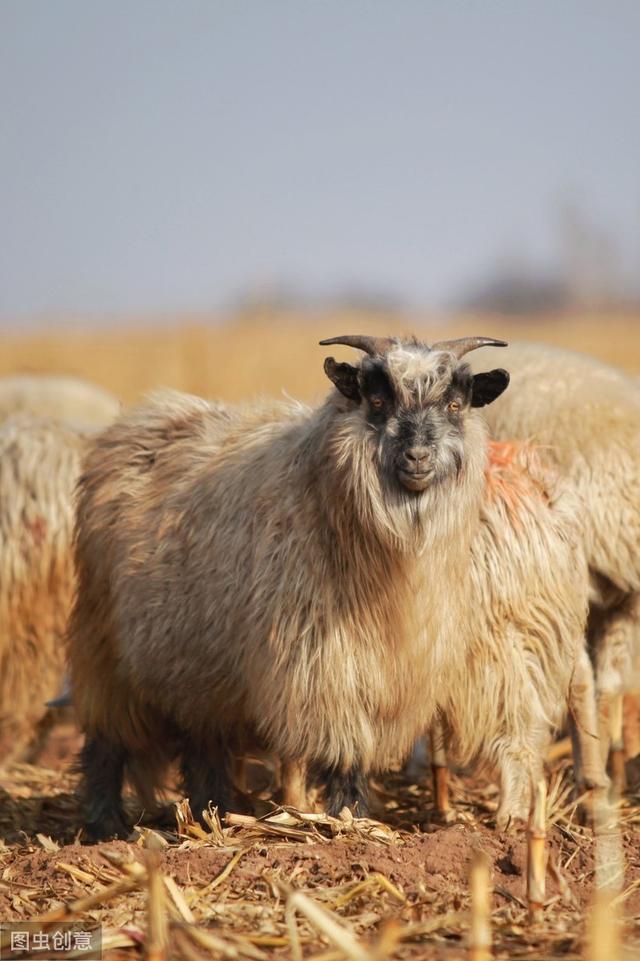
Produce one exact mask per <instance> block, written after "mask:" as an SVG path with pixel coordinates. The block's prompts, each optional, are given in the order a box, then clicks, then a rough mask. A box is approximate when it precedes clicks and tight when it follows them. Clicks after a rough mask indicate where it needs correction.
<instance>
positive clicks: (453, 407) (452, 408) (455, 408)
mask: <svg viewBox="0 0 640 961" xmlns="http://www.w3.org/2000/svg"><path fill="white" fill-rule="evenodd" d="M447 410H448V411H449V413H450V414H457V413H458V412H459V411H460V402H459V401H457V400H452V401H451V403H450V404H448V405H447Z"/></svg>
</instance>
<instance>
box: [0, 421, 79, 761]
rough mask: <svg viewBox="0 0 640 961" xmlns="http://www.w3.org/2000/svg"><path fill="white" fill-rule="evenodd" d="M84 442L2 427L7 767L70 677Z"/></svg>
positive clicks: (2, 679)
mask: <svg viewBox="0 0 640 961" xmlns="http://www.w3.org/2000/svg"><path fill="white" fill-rule="evenodd" d="M83 444H84V440H83V438H82V436H81V435H80V434H79V433H78V432H77V431H76V430H73V429H72V428H71V427H69V426H65V425H63V424H60V423H58V422H55V421H51V420H48V419H45V418H34V417H31V416H29V415H27V414H17V415H14V416H12V417H10V418H8V419H7V420H6V421H4V423H2V424H0V570H1V572H2V574H1V577H0V763H2V764H4V763H6V762H7V761H9V760H10V759H12V758H14V757H19V756H20V755H21V754H22V753H23V752H24V750H25V749H26V748H27V746H28V745H29V743H30V742H33V740H34V738H35V739H37V736H38V735H37V729H38V726H39V725H40V724H41V723H43V720H44V718H45V715H46V712H47V709H46V707H45V701H46V700H48V699H50V698H52V697H54V696H55V695H56V694H57V693H58V690H59V687H60V684H61V681H62V677H63V674H64V665H65V651H64V635H65V631H66V627H67V619H68V615H69V611H70V608H71V602H72V596H73V590H74V574H73V565H72V554H71V541H72V531H73V492H74V487H75V483H76V481H77V477H78V474H79V470H80V458H81V451H82V448H83Z"/></svg>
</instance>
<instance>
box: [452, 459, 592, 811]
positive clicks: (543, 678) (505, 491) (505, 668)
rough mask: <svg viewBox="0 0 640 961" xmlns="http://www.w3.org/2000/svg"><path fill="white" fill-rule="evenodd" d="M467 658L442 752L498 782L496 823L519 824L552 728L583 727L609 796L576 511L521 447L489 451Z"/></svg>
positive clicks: (457, 669) (586, 757)
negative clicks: (571, 721)
mask: <svg viewBox="0 0 640 961" xmlns="http://www.w3.org/2000/svg"><path fill="white" fill-rule="evenodd" d="M470 572H471V597H470V604H469V620H468V623H467V635H466V636H467V642H466V656H465V658H464V659H460V660H457V661H454V662H453V663H452V665H451V668H450V671H449V672H448V674H447V675H446V676H445V677H443V679H442V696H441V700H440V707H441V709H442V712H443V715H444V720H445V726H446V730H447V733H448V737H447V745H448V747H449V749H450V752H451V754H452V755H453V757H454V758H455V759H456V760H457V761H458V762H459V763H461V764H464V765H466V764H470V763H475V764H476V765H477V764H478V762H480V763H481V764H486V765H488V766H490V767H493V768H496V767H497V769H498V771H499V774H500V781H501V797H500V808H499V811H498V821H499V823H506V822H507V821H508V819H509V818H515V817H517V818H526V817H527V815H528V812H529V806H530V800H531V788H532V786H533V785H535V784H536V783H537V781H538V780H539V779H540V778H541V777H542V776H543V762H544V758H545V755H546V752H547V748H548V745H549V742H550V739H551V736H552V734H553V732H554V729H555V728H557V726H558V725H559V724H560V723H561V721H562V720H563V719H564V717H565V715H566V713H567V709H569V710H570V711H571V712H572V714H573V715H574V716H575V717H576V718H578V719H579V722H580V726H581V731H580V750H581V753H582V762H583V770H582V777H583V779H584V781H585V782H586V783H587V784H588V785H589V786H591V787H597V788H604V787H605V786H606V783H607V782H606V778H605V775H604V770H603V767H602V764H601V763H600V758H599V755H598V751H597V748H596V747H595V741H594V736H595V734H596V717H595V704H594V698H593V682H592V678H591V672H590V668H589V663H588V659H587V657H586V653H585V639H584V628H585V621H586V614H587V579H588V571H587V565H586V558H585V554H584V549H583V544H582V540H581V536H580V502H579V500H578V499H577V498H576V496H575V494H574V492H573V490H572V489H571V487H570V486H569V485H568V484H567V483H564V482H563V481H562V480H561V479H560V478H559V477H558V476H557V473H556V472H555V471H554V470H553V468H550V467H549V465H547V464H545V463H544V458H542V457H541V456H540V455H539V453H538V452H537V451H535V450H533V449H532V448H531V447H530V446H529V445H526V444H513V443H511V444H495V443H493V444H491V445H490V455H489V464H488V468H487V485H486V490H485V500H484V503H483V506H482V511H481V523H480V526H479V529H478V534H477V536H476V537H475V538H474V540H473V542H472V560H471V566H470Z"/></svg>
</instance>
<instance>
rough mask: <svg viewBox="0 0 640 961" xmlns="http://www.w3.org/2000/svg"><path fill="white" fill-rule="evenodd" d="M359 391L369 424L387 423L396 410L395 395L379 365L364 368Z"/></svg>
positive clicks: (386, 375)
mask: <svg viewBox="0 0 640 961" xmlns="http://www.w3.org/2000/svg"><path fill="white" fill-rule="evenodd" d="M360 390H361V393H362V396H363V397H364V398H365V400H366V401H367V406H368V415H369V418H368V419H369V420H370V422H371V423H372V424H374V425H376V426H379V425H380V424H383V423H384V422H385V421H387V420H388V418H389V417H390V416H391V415H392V414H393V413H394V411H395V409H396V395H395V392H394V390H393V387H392V386H391V382H390V381H389V375H388V374H387V372H386V371H385V369H384V368H383V367H382V366H381V365H380V364H375V365H372V366H367V367H365V368H364V370H363V372H362V375H361V382H360Z"/></svg>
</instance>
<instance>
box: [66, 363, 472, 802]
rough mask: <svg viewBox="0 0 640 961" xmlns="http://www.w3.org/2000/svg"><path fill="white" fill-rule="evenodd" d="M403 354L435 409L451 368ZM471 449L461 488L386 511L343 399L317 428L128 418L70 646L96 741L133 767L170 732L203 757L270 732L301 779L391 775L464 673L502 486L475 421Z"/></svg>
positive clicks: (115, 441) (253, 410) (85, 540)
mask: <svg viewBox="0 0 640 961" xmlns="http://www.w3.org/2000/svg"><path fill="white" fill-rule="evenodd" d="M397 353H398V355H400V354H402V355H407V354H409V355H410V358H409V359H410V361H411V363H412V365H413V366H412V373H411V376H410V377H409V379H408V380H407V382H406V383H405V382H404V381H403V378H401V377H398V379H397V381H398V386H399V387H401V389H403V390H404V389H406V390H407V391H414V392H415V391H418V390H420V391H426V392H428V391H429V390H430V389H435V390H437V389H439V384H438V383H436V382H435V381H434V379H433V366H434V362H435V360H436V359H437V360H438V363H439V364H440V365H441V366H442V367H443V369H444V370H445V372H446V370H447V369H451V368H452V367H453V365H454V364H455V360H454V358H453V357H452V356H451V355H449V354H442V355H439V356H436V355H433V354H425V352H424V351H423V352H422V353H421V351H420V350H419V349H418V348H414V347H411V346H405V347H403V348H401V349H399V350H398V351H397ZM396 362H397V364H398V369H402V370H404V371H406V365H405V364H404V359H403V358H402V357H400V356H398V357H394V356H391V358H390V367H391V368H393V366H394V364H396ZM416 381H418V383H416ZM465 448H466V460H465V468H464V470H463V471H462V472H461V473H460V475H459V476H457V477H455V478H454V479H452V480H450V481H448V482H446V483H442V484H439V485H433V486H432V487H430V488H429V489H428V490H427V491H425V492H424V494H422V495H420V496H419V497H414V496H407V495H406V494H404V493H402V492H399V491H398V492H395V493H394V494H390V493H389V492H388V491H385V490H383V487H382V486H381V482H380V479H379V474H378V470H377V466H376V464H377V451H378V439H377V435H376V433H375V431H372V430H371V428H370V427H369V426H368V425H367V423H366V421H365V420H364V418H363V416H362V411H361V410H360V409H359V408H357V407H355V406H354V405H353V404H352V403H351V402H350V401H347V400H345V398H343V397H342V396H341V395H339V394H337V393H336V392H332V393H331V395H330V396H329V398H328V399H327V401H326V402H325V403H324V404H323V405H322V406H320V407H319V408H317V409H315V410H309V409H307V408H304V407H302V406H301V405H297V404H283V403H270V402H262V403H259V404H257V405H247V406H243V407H237V408H228V409H220V408H216V407H213V406H212V405H209V404H207V403H206V402H205V401H203V400H200V399H198V398H194V397H189V396H186V395H183V394H178V393H174V392H169V391H165V392H162V393H160V394H157V395H156V396H154V397H152V398H151V399H149V400H148V401H147V402H146V403H145V404H143V405H142V406H141V407H139V408H138V409H136V410H133V411H131V412H129V413H126V414H125V415H124V416H123V417H122V418H121V419H120V420H119V421H118V422H117V423H116V424H115V425H113V426H112V427H110V428H108V429H107V431H105V432H104V433H103V434H102V435H100V436H99V437H98V438H97V439H96V441H95V442H94V443H93V445H92V446H91V449H90V452H89V455H88V457H87V460H86V464H85V470H84V475H83V478H82V481H81V485H80V498H79V509H78V526H77V560H78V570H79V578H80V589H79V592H78V601H77V605H76V607H75V611H74V616H73V619H72V625H71V635H70V640H71V670H72V683H73V690H74V703H75V707H76V710H77V712H78V715H79V718H80V721H81V723H82V725H83V727H84V729H85V730H86V731H87V732H89V733H90V734H97V735H102V736H106V735H108V736H109V737H110V738H113V739H116V740H117V741H118V743H121V744H123V745H124V746H125V747H126V749H127V750H128V752H129V753H130V755H131V756H132V757H133V764H134V765H138V764H140V765H144V764H145V763H146V761H147V760H148V759H149V758H150V757H151V756H152V755H153V754H156V755H157V752H158V750H161V749H162V748H161V746H162V744H163V743H164V732H165V731H166V729H167V726H166V723H165V719H167V718H168V719H170V720H171V722H172V724H173V723H175V724H177V725H178V727H179V728H180V730H181V731H183V732H186V734H187V735H188V736H189V737H191V738H193V739H194V740H196V741H200V742H201V741H202V740H203V739H204V740H206V738H207V737H208V736H209V732H210V731H212V730H217V729H219V728H220V727H222V728H223V729H224V730H225V731H228V732H231V734H233V732H234V731H238V730H250V731H251V732H255V734H256V736H257V737H258V739H259V740H260V741H261V742H263V743H264V744H266V745H267V747H268V748H269V749H270V750H272V751H273V752H274V753H275V754H276V755H278V756H279V757H280V758H281V759H282V760H283V762H284V763H285V765H286V764H288V763H289V762H290V761H297V760H299V761H302V762H304V763H309V764H313V763H319V764H322V765H325V766H329V767H331V766H335V767H337V768H340V769H347V768H349V766H350V765H352V764H356V763H357V764H361V765H362V766H363V768H364V769H365V770H366V771H367V770H375V769H378V770H379V769H385V768H386V767H388V766H389V764H391V763H392V761H394V760H396V759H397V758H399V757H401V756H402V755H403V754H404V753H406V752H407V751H408V750H409V747H410V745H411V743H412V742H413V739H414V738H415V736H416V734H417V733H418V732H419V731H420V730H422V729H423V728H424V727H425V726H426V725H427V724H428V723H429V721H430V719H431V717H432V715H433V712H434V709H435V706H436V702H437V697H438V691H439V689H440V686H441V679H442V677H443V675H444V674H445V673H446V672H447V671H448V670H450V665H451V663H452V661H454V660H456V659H457V658H459V643H460V642H459V639H460V638H461V636H462V633H461V632H462V623H463V621H464V616H463V613H464V612H465V611H466V597H467V591H468V573H467V571H468V565H469V559H470V545H471V541H472V539H473V537H474V536H475V533H476V530H477V525H478V520H479V505H480V502H481V500H482V497H483V489H484V471H485V466H486V438H485V428H484V425H483V422H482V419H481V417H480V416H479V415H478V414H477V413H476V412H475V411H471V412H470V413H469V416H468V418H467V423H466V440H465ZM425 597H427V598H429V599H430V603H429V604H427V605H425V604H424V602H423V598H425ZM159 760H160V761H161V760H162V758H160V759H159ZM158 778H159V774H158V771H157V770H156V769H155V767H154V770H153V771H152V772H150V773H149V774H148V776H147V783H148V784H151V785H152V786H153V785H155V784H157V783H158Z"/></svg>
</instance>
